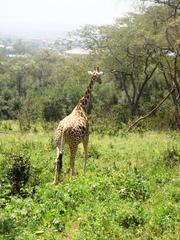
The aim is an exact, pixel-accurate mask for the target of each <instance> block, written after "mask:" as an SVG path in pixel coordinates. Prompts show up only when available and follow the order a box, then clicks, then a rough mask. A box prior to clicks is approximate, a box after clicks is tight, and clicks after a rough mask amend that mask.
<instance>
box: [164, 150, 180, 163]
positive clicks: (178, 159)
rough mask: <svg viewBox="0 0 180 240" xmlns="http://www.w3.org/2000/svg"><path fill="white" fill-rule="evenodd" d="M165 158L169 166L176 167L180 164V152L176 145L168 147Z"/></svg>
mask: <svg viewBox="0 0 180 240" xmlns="http://www.w3.org/2000/svg"><path fill="white" fill-rule="evenodd" d="M163 160H164V162H165V165H166V166H167V167H170V168H171V167H174V166H175V165H178V164H180V153H179V152H178V150H177V149H176V148H175V147H168V148H167V149H166V150H165V151H164V154H163Z"/></svg>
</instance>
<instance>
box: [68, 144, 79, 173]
mask: <svg viewBox="0 0 180 240" xmlns="http://www.w3.org/2000/svg"><path fill="white" fill-rule="evenodd" d="M69 147H70V175H72V176H74V175H75V158H76V153H77V149H78V145H75V144H73V145H70V146H69Z"/></svg>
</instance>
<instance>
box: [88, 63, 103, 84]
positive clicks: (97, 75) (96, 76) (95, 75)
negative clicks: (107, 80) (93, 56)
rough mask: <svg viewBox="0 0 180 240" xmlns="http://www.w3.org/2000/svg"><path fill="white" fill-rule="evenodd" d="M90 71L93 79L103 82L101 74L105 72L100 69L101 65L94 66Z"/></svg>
mask: <svg viewBox="0 0 180 240" xmlns="http://www.w3.org/2000/svg"><path fill="white" fill-rule="evenodd" d="M88 73H89V74H90V75H91V76H92V80H94V81H96V82H98V83H101V75H102V74H103V72H100V71H99V67H97V68H94V71H93V72H92V71H88Z"/></svg>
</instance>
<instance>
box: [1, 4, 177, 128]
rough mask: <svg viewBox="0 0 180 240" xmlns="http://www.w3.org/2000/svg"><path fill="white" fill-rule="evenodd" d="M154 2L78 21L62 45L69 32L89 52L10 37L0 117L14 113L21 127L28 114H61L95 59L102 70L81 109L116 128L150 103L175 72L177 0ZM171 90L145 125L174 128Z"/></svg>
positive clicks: (53, 118)
mask: <svg viewBox="0 0 180 240" xmlns="http://www.w3.org/2000/svg"><path fill="white" fill-rule="evenodd" d="M154 2H155V3H158V4H155V5H151V6H149V7H148V8H145V9H142V10H141V12H139V13H131V14H129V15H127V16H126V17H123V18H119V19H116V21H115V23H114V24H113V25H108V26H100V27H98V26H85V27H83V28H82V29H81V30H78V31H77V32H76V33H75V34H74V33H73V34H72V36H71V41H70V43H69V42H68V40H67V41H65V42H64V45H66V47H67V48H69V47H70V46H71V44H72V43H73V38H74V39H75V42H77V41H78V42H79V44H81V46H83V47H86V48H88V49H91V50H92V52H91V55H89V56H68V55H65V54H63V53H62V52H59V51H57V50H51V49H45V50H42V51H28V50H25V49H28V44H26V45H25V44H23V43H22V42H21V41H20V42H19V45H18V42H17V43H16V44H15V47H16V49H18V48H17V46H19V50H18V53H19V54H21V55H17V56H16V57H13V58H12V57H5V56H1V59H0V118H1V119H18V120H19V123H20V126H21V129H22V130H28V129H30V128H31V125H32V123H33V122H34V121H38V120H41V121H42V120H43V121H56V120H58V119H60V118H62V117H64V116H65V115H67V114H68V113H69V112H71V111H72V109H73V107H74V106H75V105H76V103H77V101H78V99H79V98H80V96H81V95H82V94H83V91H84V89H85V87H86V85H87V82H88V79H89V77H88V75H87V71H88V70H92V69H93V68H94V66H97V65H99V66H100V67H101V69H102V71H104V73H105V74H104V77H103V83H102V85H101V86H95V89H94V92H93V95H92V104H91V107H90V110H89V112H93V113H94V114H95V112H96V119H97V121H101V120H100V119H102V116H103V119H104V122H106V124H107V122H109V121H111V122H113V124H115V125H117V127H118V128H121V127H122V126H124V124H126V123H128V121H129V120H130V119H133V118H134V117H135V116H137V115H141V114H144V113H146V112H147V111H149V110H150V109H152V108H153V107H154V106H155V105H156V104H157V103H158V102H159V101H160V100H161V99H162V98H163V96H164V95H165V94H166V93H167V91H169V90H170V88H171V87H172V84H173V83H175V82H177V81H178V78H179V76H180V68H179V66H180V57H179V56H180V42H179V39H180V27H179V26H180V12H179V5H178V1H167V2H168V3H169V4H164V3H163V2H166V1H154ZM59 45H62V41H61V42H58V40H57V41H56V42H55V44H54V49H58V50H59V47H57V46H59ZM25 46H26V47H25ZM60 49H61V48H60ZM21 50H22V51H21ZM24 51H25V52H24ZM23 53H28V54H29V53H31V55H27V54H26V55H22V54H23ZM177 90H178V89H177ZM177 90H176V91H175V92H174V93H173V94H172V96H171V97H170V98H169V99H168V100H167V101H166V103H165V104H164V105H163V106H162V108H161V110H160V111H157V113H156V115H154V117H153V119H152V124H151V126H150V125H148V126H150V127H151V128H152V127H153V128H154V127H155V126H156V125H157V128H167V127H168V128H174V129H175V128H177V127H179V125H180V118H179V101H178V97H177V96H178V91H177ZM94 109H95V110H94ZM106 113H109V114H106ZM104 115H106V116H105V117H104ZM107 115H108V116H107ZM109 116H110V118H109ZM105 120H106V121H105Z"/></svg>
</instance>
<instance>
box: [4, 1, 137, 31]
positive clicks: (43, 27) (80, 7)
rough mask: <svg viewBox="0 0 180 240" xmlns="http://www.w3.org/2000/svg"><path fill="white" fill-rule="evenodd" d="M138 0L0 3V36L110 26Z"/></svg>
mask: <svg viewBox="0 0 180 240" xmlns="http://www.w3.org/2000/svg"><path fill="white" fill-rule="evenodd" d="M136 2H137V0H0V33H2V32H4V31H5V32H6V33H7V32H8V31H11V33H14V32H16V33H22V32H28V33H30V32H37V31H41V32H55V31H57V29H59V30H60V29H61V31H66V30H67V31H68V30H71V29H73V28H75V27H78V26H80V25H84V24H109V23H112V22H113V19H114V18H116V17H119V16H122V15H123V14H125V13H126V12H129V11H132V10H133V6H134V5H135V3H136Z"/></svg>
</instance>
